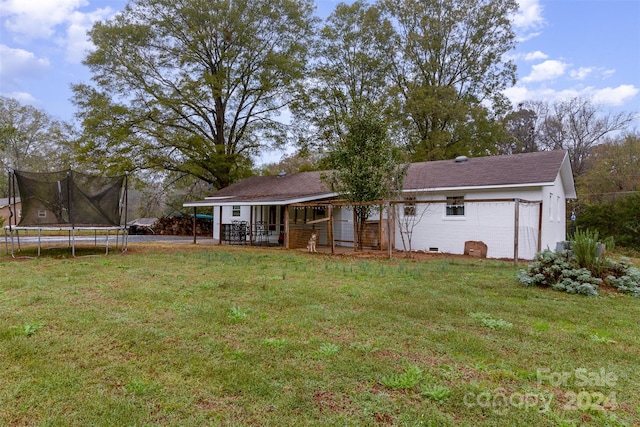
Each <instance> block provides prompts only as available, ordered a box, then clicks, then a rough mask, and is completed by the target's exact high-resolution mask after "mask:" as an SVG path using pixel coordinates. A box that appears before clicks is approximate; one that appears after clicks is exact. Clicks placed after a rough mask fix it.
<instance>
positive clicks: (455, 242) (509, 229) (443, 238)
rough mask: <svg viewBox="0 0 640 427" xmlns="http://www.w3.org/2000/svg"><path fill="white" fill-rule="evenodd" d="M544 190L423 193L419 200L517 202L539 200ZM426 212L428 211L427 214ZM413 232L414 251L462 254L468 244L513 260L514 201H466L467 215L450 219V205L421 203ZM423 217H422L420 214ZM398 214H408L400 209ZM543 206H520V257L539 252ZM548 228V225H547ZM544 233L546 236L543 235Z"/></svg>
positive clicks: (399, 241) (398, 242) (398, 241)
mask: <svg viewBox="0 0 640 427" xmlns="http://www.w3.org/2000/svg"><path fill="white" fill-rule="evenodd" d="M541 194H542V193H541V190H540V188H537V189H535V188H534V189H529V190H500V191H490V190H483V191H466V192H464V191H455V192H443V193H439V194H428V195H426V194H419V195H417V199H418V200H446V197H447V196H449V197H451V196H464V199H465V200H472V199H485V200H486V199H514V198H519V199H523V200H530V201H538V200H540V199H541ZM425 209H426V212H424V211H425ZM416 211H417V212H416V214H417V215H416V217H415V218H416V225H415V226H414V229H413V237H412V249H413V250H424V251H428V250H438V251H440V252H446V253H452V254H462V253H464V244H465V242H466V241H470V240H471V241H481V242H484V243H485V244H486V245H487V256H488V257H490V258H513V255H514V237H515V236H514V232H515V226H514V224H515V203H514V202H491V201H488V202H482V203H478V202H467V201H466V202H465V209H464V216H447V215H446V203H433V204H417V205H416ZM423 212H424V214H423V216H422V217H420V215H421V214H422V213H423ZM398 215H400V217H402V216H403V215H404V212H403V209H402V207H401V206H400V208H399V209H398ZM538 222H539V205H538V204H526V203H521V204H520V207H519V224H520V226H519V233H518V235H519V239H518V256H519V258H524V259H532V258H533V257H534V256H535V253H536V251H537V239H538ZM543 225H544V224H543ZM543 234H544V233H543ZM395 243H396V248H398V249H403V245H402V237H401V235H400V231H399V230H397V231H396V242H395Z"/></svg>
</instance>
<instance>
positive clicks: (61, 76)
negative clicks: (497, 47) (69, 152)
mask: <svg viewBox="0 0 640 427" xmlns="http://www.w3.org/2000/svg"><path fill="white" fill-rule="evenodd" d="M336 3H337V2H336V1H333V0H316V4H317V6H318V10H317V13H318V15H320V16H326V15H327V14H328V13H330V11H331V10H333V8H334V6H335V4H336ZM125 4H126V1H125V0H0V95H3V96H10V97H14V98H16V99H18V100H19V101H21V102H22V103H25V104H31V105H34V106H35V107H37V108H40V109H42V110H44V111H46V112H47V113H49V114H50V115H52V116H54V117H56V118H59V119H63V120H69V121H71V120H72V119H73V115H74V106H73V104H72V103H71V102H70V100H69V99H70V97H71V90H70V88H69V86H70V84H72V83H78V82H88V81H89V78H90V75H89V72H88V70H87V69H86V67H84V66H83V65H82V64H81V61H82V59H83V57H84V56H85V53H86V52H87V50H90V49H91V48H92V45H91V43H90V42H89V41H88V39H87V37H86V31H87V30H88V29H89V28H90V27H91V25H92V24H93V23H94V22H96V21H97V20H102V19H108V18H109V17H111V16H113V14H115V13H117V12H118V11H119V10H122V9H123V8H124V5H125ZM519 4H520V12H519V14H518V15H517V16H514V17H513V22H514V26H515V29H516V31H517V34H518V38H519V40H520V41H519V43H518V47H517V49H516V50H515V51H514V52H513V57H514V58H515V59H516V61H517V64H518V84H517V85H516V86H515V87H513V88H509V89H508V90H507V91H506V95H507V96H508V97H509V98H510V99H511V100H512V101H513V102H514V103H515V104H517V103H518V102H521V101H524V100H530V99H536V100H547V101H556V100H563V99H569V98H572V97H575V96H584V97H589V98H592V99H593V100H594V102H596V103H598V104H599V105H601V106H602V107H603V108H604V109H605V110H606V111H613V112H617V111H627V112H638V113H640V0H519ZM636 123H638V127H640V120H639V121H637V122H636Z"/></svg>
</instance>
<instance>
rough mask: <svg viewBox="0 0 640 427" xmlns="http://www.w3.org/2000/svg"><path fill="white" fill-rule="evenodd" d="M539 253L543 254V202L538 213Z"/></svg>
mask: <svg viewBox="0 0 640 427" xmlns="http://www.w3.org/2000/svg"><path fill="white" fill-rule="evenodd" d="M538 252H542V201H540V204H539V213H538Z"/></svg>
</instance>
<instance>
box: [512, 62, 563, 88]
mask: <svg viewBox="0 0 640 427" xmlns="http://www.w3.org/2000/svg"><path fill="white" fill-rule="evenodd" d="M568 65H569V64H567V63H565V62H562V61H558V60H555V59H549V60H547V61H544V62H541V63H540V64H536V65H533V66H532V67H531V73H530V74H529V75H528V76H526V77H523V78H522V81H523V82H525V83H529V82H541V81H545V80H553V79H555V78H557V77H560V76H562V75H563V74H564V73H565V70H566V69H567V67H568Z"/></svg>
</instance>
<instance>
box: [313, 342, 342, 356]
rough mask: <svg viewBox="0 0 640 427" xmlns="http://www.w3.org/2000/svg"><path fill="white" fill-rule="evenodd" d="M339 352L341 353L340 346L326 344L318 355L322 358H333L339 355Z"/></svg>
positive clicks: (318, 351) (319, 350)
mask: <svg viewBox="0 0 640 427" xmlns="http://www.w3.org/2000/svg"><path fill="white" fill-rule="evenodd" d="M339 351H340V346H339V345H336V344H331V343H324V344H322V345H321V346H320V347H319V348H318V350H317V351H316V354H317V355H318V356H320V357H332V356H335V355H336V354H338V352H339Z"/></svg>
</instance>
